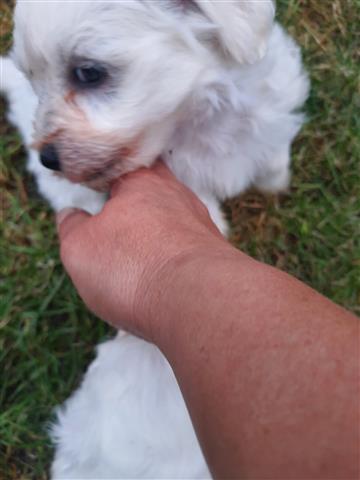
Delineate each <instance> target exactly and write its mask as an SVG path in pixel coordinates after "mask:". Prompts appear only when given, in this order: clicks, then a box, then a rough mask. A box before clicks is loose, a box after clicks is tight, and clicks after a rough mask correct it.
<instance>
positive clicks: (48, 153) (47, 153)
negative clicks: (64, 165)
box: [40, 143, 61, 171]
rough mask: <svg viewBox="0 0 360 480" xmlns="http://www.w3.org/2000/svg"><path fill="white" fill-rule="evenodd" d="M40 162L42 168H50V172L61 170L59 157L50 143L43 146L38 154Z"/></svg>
mask: <svg viewBox="0 0 360 480" xmlns="http://www.w3.org/2000/svg"><path fill="white" fill-rule="evenodd" d="M40 161H41V163H42V164H43V165H44V167H46V168H50V170H57V171H60V170H61V168H60V160H59V156H58V154H57V151H56V148H55V147H54V145H53V144H52V143H47V144H46V145H44V146H43V148H42V150H41V152H40Z"/></svg>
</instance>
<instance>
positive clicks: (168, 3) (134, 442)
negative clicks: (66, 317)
mask: <svg viewBox="0 0 360 480" xmlns="http://www.w3.org/2000/svg"><path fill="white" fill-rule="evenodd" d="M273 15H274V9H273V4H272V2H271V1H267V0H265V1H263V2H251V1H249V2H237V1H232V2H217V1H211V0H208V1H203V0H196V1H195V0H162V1H161V2H160V1H159V2H150V1H147V0H131V1H124V2H106V1H104V2H95V1H86V2H71V1H64V2H57V1H55V0H53V1H51V0H50V1H49V2H25V1H24V2H22V1H20V2H18V5H17V9H16V13H15V25H16V28H15V33H14V39H15V42H14V51H13V57H14V60H15V63H16V66H15V64H14V63H13V60H11V59H9V58H7V59H2V66H3V73H2V85H1V87H2V90H3V91H5V93H6V94H7V95H8V98H9V100H10V114H9V119H10V120H11V121H12V122H13V123H14V124H15V125H17V126H18V128H19V129H20V131H21V133H22V135H23V138H24V141H25V143H26V145H27V147H28V149H29V161H28V167H29V170H30V171H31V172H33V173H34V175H35V177H36V179H37V182H38V186H39V190H40V192H41V193H42V194H43V195H44V197H45V198H47V199H48V200H49V202H50V203H51V205H52V206H53V208H54V209H55V210H59V209H61V208H64V207H78V208H82V209H85V210H87V211H89V212H90V213H97V212H99V211H100V210H101V208H102V206H103V204H104V202H105V200H106V190H107V189H108V187H109V184H110V182H111V181H112V180H113V179H115V178H116V177H118V176H119V175H121V174H123V173H126V172H129V171H131V170H134V169H136V168H139V167H141V166H145V167H146V166H150V165H151V164H152V163H153V162H154V160H155V159H156V158H157V157H158V156H161V157H162V158H163V159H164V161H165V162H166V163H167V165H168V166H169V167H170V169H171V170H172V171H173V172H174V173H175V175H176V176H177V177H178V178H179V179H180V180H181V181H182V182H184V183H185V184H186V185H188V186H189V187H190V188H191V189H192V190H193V191H194V192H195V193H196V194H197V195H198V196H199V197H200V198H201V199H202V201H203V202H204V203H205V205H206V206H207V207H208V209H209V212H210V215H211V217H212V219H213V220H214V222H215V223H216V225H217V226H218V227H219V229H220V230H221V231H222V232H223V233H226V230H227V227H226V222H225V221H224V219H223V216H222V213H221V210H220V202H221V201H222V200H223V199H225V198H227V197H230V196H233V195H236V194H238V193H240V192H242V191H244V190H245V189H246V188H248V187H249V186H252V185H253V186H256V187H258V188H260V189H263V190H268V191H278V190H282V189H285V188H286V187H287V185H288V181H289V163H290V145H291V142H292V140H293V138H294V137H295V135H296V134H297V132H298V130H299V128H300V127H301V124H302V122H303V116H302V114H300V113H298V112H297V109H298V108H300V107H301V106H302V105H303V103H304V101H305V99H306V97H307V93H308V80H307V76H306V74H305V73H304V71H303V69H302V63H301V57H300V52H299V49H298V47H297V46H296V45H295V43H294V42H293V40H291V38H289V37H288V36H287V34H286V33H285V32H284V31H283V30H282V28H281V27H280V26H279V25H277V24H276V23H274V22H273ZM34 140H35V141H34ZM33 142H34V143H33ZM38 151H40V155H39V152H38ZM49 152H50V153H49ZM43 164H45V165H47V166H51V168H53V169H54V170H57V171H58V172H53V171H52V170H50V169H49V168H45V167H44V166H43ZM209 421H211V419H209ZM53 434H54V438H55V440H56V442H57V449H56V455H55V461H54V464H53V478H208V477H209V475H210V474H209V471H208V469H207V466H206V463H205V461H204V459H203V457H202V454H201V451H200V448H199V446H198V443H197V440H196V437H195V434H194V432H193V428H192V426H191V422H190V419H189V416H188V413H187V410H186V407H185V405H184V402H183V399H182V397H181V394H180V391H179V388H178V386H177V383H176V380H175V378H174V376H173V373H172V371H171V368H170V367H169V365H168V363H167V362H166V360H165V359H164V358H163V356H162V355H161V353H160V352H159V351H158V350H157V348H156V347H155V346H153V345H150V344H147V343H146V342H144V341H143V340H140V339H137V338H135V337H132V336H131V335H126V334H123V333H120V334H118V336H117V337H116V338H115V339H114V340H111V341H109V342H105V343H104V344H102V345H101V346H100V347H99V350H98V357H97V359H96V360H95V361H94V362H93V364H92V365H91V366H90V368H89V370H88V372H87V374H86V376H85V379H84V381H83V383H82V385H81V387H80V388H79V389H78V391H77V392H75V394H74V395H73V397H72V398H71V399H70V400H69V401H68V402H67V403H66V404H65V406H64V408H63V409H61V410H59V414H58V423H57V424H56V426H55V427H54V429H53Z"/></svg>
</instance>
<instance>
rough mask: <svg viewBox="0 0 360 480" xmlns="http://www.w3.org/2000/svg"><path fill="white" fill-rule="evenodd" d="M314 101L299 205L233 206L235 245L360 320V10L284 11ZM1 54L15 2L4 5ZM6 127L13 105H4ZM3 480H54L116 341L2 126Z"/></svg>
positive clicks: (314, 1)
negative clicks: (82, 404) (68, 263)
mask: <svg viewBox="0 0 360 480" xmlns="http://www.w3.org/2000/svg"><path fill="white" fill-rule="evenodd" d="M278 4H279V13H278V16H279V19H280V20H281V22H282V23H283V24H284V25H286V27H287V28H288V30H289V31H290V32H291V34H292V35H293V36H294V37H295V38H296V39H297V40H298V42H299V43H300V44H301V46H302V49H303V53H304V60H305V64H306V66H307V68H308V70H309V72H310V76H311V82H312V90H311V94H310V98H309V101H308V102H307V105H306V112H307V116H308V121H307V124H306V126H305V128H304V129H303V130H302V133H301V134H300V135H299V137H298V139H297V141H296V142H295V144H294V148H293V172H294V175H293V180H292V186H291V189H290V191H289V193H288V194H286V195H283V196H279V197H264V196H262V195H259V194H258V193H254V192H252V193H249V194H247V195H245V196H241V197H239V198H236V199H233V200H231V201H229V202H227V203H226V205H225V210H226V213H227V215H228V216H229V219H230V220H231V224H232V235H231V241H232V242H233V243H234V245H236V246H237V247H239V248H241V249H242V250H245V251H246V252H248V253H249V254H250V255H252V256H254V257H256V258H258V259H260V260H263V261H265V262H268V263H270V264H272V265H276V266H278V267H279V268H282V269H284V270H286V271H288V272H290V273H291V274H293V275H295V276H296V277H298V278H299V279H301V280H303V281H305V282H306V283H308V284H309V285H311V286H312V287H314V288H315V289H317V290H319V291H320V292H322V293H323V294H325V295H327V296H328V297H330V298H331V299H333V300H334V301H335V302H337V303H339V304H341V305H343V306H345V307H347V308H349V309H351V310H353V311H354V312H357V313H360V296H359V295H360V228H359V227H360V168H359V167H360V121H359V116H358V115H357V113H358V109H359V107H360V96H359V93H360V88H359V78H360V64H359V61H358V57H357V55H358V54H359V48H360V43H359V33H358V31H356V29H358V26H359V24H360V3H359V2H358V1H357V0H353V1H352V0H331V1H330V0H282V1H280V2H278ZM0 22H1V24H0V29H1V32H0V33H1V43H0V47H1V48H0V51H1V53H4V52H5V51H7V50H8V48H9V46H10V45H11V28H12V26H11V2H10V3H9V2H5V1H4V0H0ZM1 109H2V110H1V118H2V119H3V118H4V113H5V103H4V102H3V103H2V104H1ZM0 135H1V138H0V188H1V224H0V230H1V238H0V258H1V267H0V268H1V270H0V362H1V370H0V478H1V479H3V480H7V479H17V480H20V479H36V480H41V479H44V478H47V469H48V466H49V459H50V455H51V448H50V446H49V441H48V439H47V435H46V431H47V426H48V422H49V421H50V420H51V418H52V417H51V416H52V409H53V407H54V406H55V405H57V404H59V403H60V402H62V401H63V400H64V399H65V398H66V397H67V396H68V395H69V393H70V392H71V391H72V390H73V388H74V387H75V386H76V385H77V383H78V382H79V380H80V378H81V372H83V370H84V368H85V366H86V365H87V364H88V363H89V360H90V359H91V358H92V355H93V346H94V345H95V344H96V343H97V342H98V341H99V340H101V339H104V338H105V336H106V335H110V334H111V332H110V330H109V329H108V328H107V327H106V326H104V325H103V323H101V322H100V321H98V320H97V319H96V318H94V317H93V316H92V315H91V314H89V313H88V312H87V310H86V309H85V308H84V306H83V305H82V303H81V301H80V300H79V299H78V297H77V295H76V293H75V291H74V289H73V287H72V286H71V284H70V282H69V280H68V278H67V277H66V275H65V273H64V271H63V269H62V267H61V264H60V262H59V257H58V248H57V239H56V234H55V230H54V224H53V215H52V213H51V211H50V210H49V208H48V207H47V205H46V204H45V202H44V201H43V200H42V199H41V198H40V197H39V196H38V195H37V193H36V188H35V186H34V183H33V180H32V178H31V177H30V176H29V175H28V174H27V173H26V171H25V166H24V165H25V154H24V151H23V150H22V148H21V142H20V140H19V137H18V136H17V134H16V132H15V131H14V130H13V129H11V128H10V127H9V126H8V125H7V124H6V123H5V120H1V121H0Z"/></svg>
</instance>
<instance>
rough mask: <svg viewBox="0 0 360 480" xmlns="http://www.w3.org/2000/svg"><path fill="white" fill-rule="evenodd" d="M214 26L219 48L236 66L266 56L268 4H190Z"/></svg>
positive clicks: (254, 0) (236, 0) (210, 0)
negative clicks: (235, 62) (196, 7)
mask: <svg viewBox="0 0 360 480" xmlns="http://www.w3.org/2000/svg"><path fill="white" fill-rule="evenodd" d="M193 2H194V3H195V4H196V5H197V6H198V8H199V9H200V10H201V11H202V12H203V13H204V14H205V15H206V17H207V18H208V19H209V20H210V21H211V22H212V23H214V24H215V26H216V27H217V31H218V40H219V41H220V44H221V46H222V48H223V49H224V50H225V51H226V52H227V53H229V54H230V55H231V56H232V57H233V58H234V59H235V60H237V61H238V62H240V63H254V62H256V61H257V60H260V59H261V58H262V57H263V56H264V55H265V53H266V47H267V42H268V38H269V35H270V33H271V30H272V26H273V21H274V15H275V6H274V3H273V1H272V0H193Z"/></svg>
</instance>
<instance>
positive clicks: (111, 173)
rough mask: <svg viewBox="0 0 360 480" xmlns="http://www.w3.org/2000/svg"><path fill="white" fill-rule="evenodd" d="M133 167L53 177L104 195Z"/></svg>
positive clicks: (63, 174) (62, 173) (61, 174)
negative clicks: (58, 177)
mask: <svg viewBox="0 0 360 480" xmlns="http://www.w3.org/2000/svg"><path fill="white" fill-rule="evenodd" d="M134 168H135V167H133V168H131V167H130V166H128V168H126V167H124V166H117V168H114V166H112V168H106V167H105V168H102V169H100V168H99V169H96V170H93V171H86V172H83V173H79V172H78V173H76V174H75V173H66V172H61V173H60V172H56V173H55V175H58V176H61V177H62V178H66V179H67V180H69V181H70V182H72V183H78V184H81V185H84V186H86V187H88V188H91V189H92V190H96V191H97V192H103V193H106V192H108V191H109V190H110V188H111V185H112V184H113V183H114V182H115V181H116V180H117V179H118V178H119V177H120V176H122V175H124V174H125V173H128V172H130V171H131V170H134Z"/></svg>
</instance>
